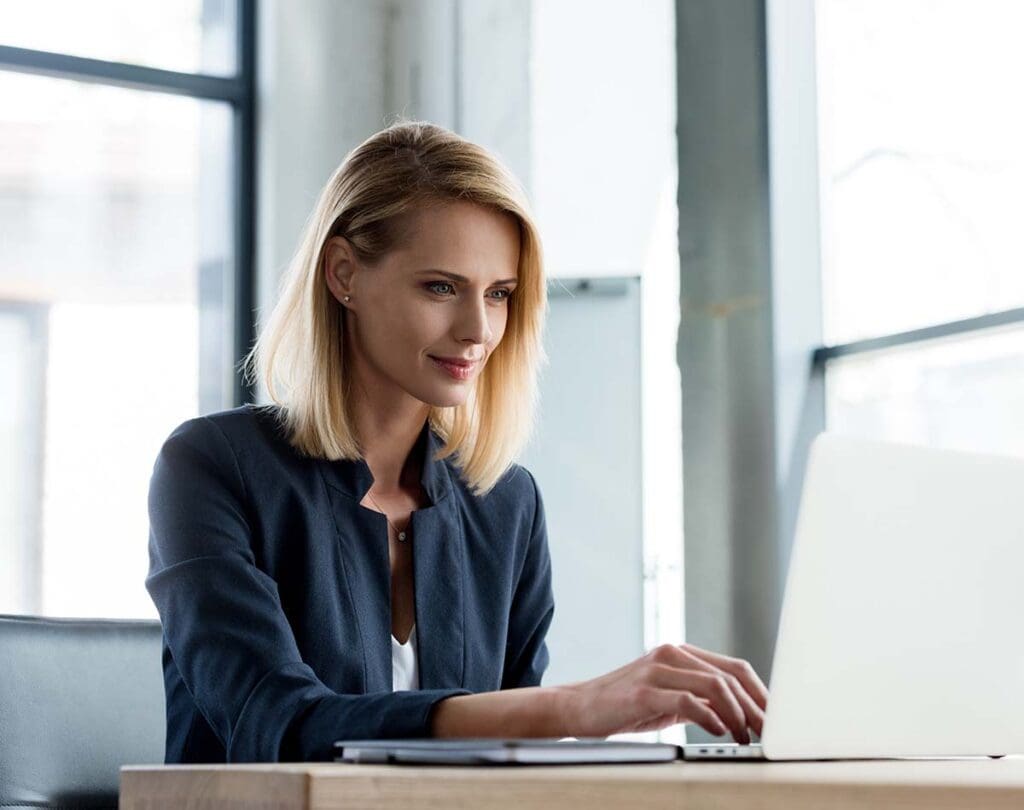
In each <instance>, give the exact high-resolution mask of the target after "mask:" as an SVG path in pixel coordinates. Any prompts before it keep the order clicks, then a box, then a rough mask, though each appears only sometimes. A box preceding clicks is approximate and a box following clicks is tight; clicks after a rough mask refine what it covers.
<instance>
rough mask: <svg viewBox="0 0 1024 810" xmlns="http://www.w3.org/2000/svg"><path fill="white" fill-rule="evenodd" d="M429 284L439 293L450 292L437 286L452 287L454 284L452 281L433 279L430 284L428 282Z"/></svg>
mask: <svg viewBox="0 0 1024 810" xmlns="http://www.w3.org/2000/svg"><path fill="white" fill-rule="evenodd" d="M427 286H428V287H429V288H430V289H431V290H433V291H434V292H436V293H438V294H439V295H447V294H448V293H447V292H446V291H444V290H441V291H438V289H437V288H438V287H451V286H452V285H451V282H448V281H431V282H430V283H429V284H427Z"/></svg>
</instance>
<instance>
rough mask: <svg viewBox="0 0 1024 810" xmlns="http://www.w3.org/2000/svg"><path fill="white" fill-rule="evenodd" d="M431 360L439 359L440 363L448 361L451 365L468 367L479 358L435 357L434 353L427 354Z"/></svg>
mask: <svg viewBox="0 0 1024 810" xmlns="http://www.w3.org/2000/svg"><path fill="white" fill-rule="evenodd" d="M427 356H428V357H430V359H431V360H439V361H440V362H442V363H448V364H449V365H452V366H461V367H462V368H469V367H470V366H472V365H473V364H474V363H478V362H479V360H467V359H465V358H464V357H437V356H436V355H433V354H431V355H427Z"/></svg>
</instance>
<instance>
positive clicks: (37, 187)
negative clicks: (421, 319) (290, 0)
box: [0, 0, 254, 617]
mask: <svg viewBox="0 0 1024 810" xmlns="http://www.w3.org/2000/svg"><path fill="white" fill-rule="evenodd" d="M253 42H254V36H253V22H252V4H251V3H249V2H240V3H238V4H237V5H236V4H235V3H233V2H227V1H226V0H224V1H223V2H211V0H194V1H193V2H176V3H172V4H163V3H155V2H145V3H139V2H115V0H106V1H105V2H98V3H90V4H79V3H73V2H70V0H67V1H66V2H39V3H13V2H8V1H7V0H0V97H2V98H4V104H3V105H2V106H0V336H2V338H0V364H2V366H3V372H4V373H3V374H2V375H0V388H2V390H0V419H2V420H3V422H2V424H3V437H4V447H5V452H4V454H3V465H4V466H3V471H2V473H0V483H2V484H3V486H2V489H0V532H2V535H0V571H2V574H0V612H5V613H31V614H39V615H50V616H106V617H155V615H156V614H155V610H154V608H153V606H152V603H151V602H150V600H149V596H148V594H146V592H145V588H144V584H143V581H144V578H145V573H146V568H147V564H148V558H147V542H146V541H147V534H148V515H147V509H146V495H147V491H148V482H149V477H150V473H151V471H152V465H153V461H154V459H155V458H156V454H157V452H158V450H159V447H160V444H161V443H162V441H163V440H164V439H165V438H166V436H167V434H168V433H169V432H170V430H171V428H173V427H174V426H175V425H177V424H178V423H179V422H181V421H184V420H185V419H188V418H190V417H192V416H195V415H197V414H200V413H205V412H210V411H215V410H220V409H222V408H226V407H231V406H232V405H234V404H236V403H237V402H239V401H240V400H241V399H243V398H244V397H245V395H246V392H244V391H243V390H242V387H241V383H240V381H239V378H238V374H237V373H236V364H237V362H238V360H240V358H241V356H242V355H243V354H244V352H245V350H246V349H247V347H248V345H249V341H250V339H251V335H252V328H253V327H252V316H251V311H252V306H251V300H252V289H251V288H252V283H251V277H252V273H251V267H250V264H251V257H252V248H251V233H252V211H253V205H252V199H251V196H252V195H251V188H252V139H253V136H252V82H253V53H252V50H253Z"/></svg>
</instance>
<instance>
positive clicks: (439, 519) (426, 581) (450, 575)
mask: <svg viewBox="0 0 1024 810" xmlns="http://www.w3.org/2000/svg"><path fill="white" fill-rule="evenodd" d="M412 543H413V548H412V554H413V579H414V582H415V586H414V587H415V591H416V638H417V650H418V653H419V672H420V688H421V689H449V688H460V687H462V685H463V683H464V682H465V669H464V665H465V660H464V656H465V638H464V634H465V612H464V611H465V608H464V604H463V598H464V596H463V592H462V590H463V589H462V578H463V565H464V559H463V545H462V531H461V525H460V521H459V519H458V513H457V507H456V504H455V498H451V497H449V498H445V499H444V500H442V501H441V502H439V503H437V504H435V505H434V506H431V507H429V508H427V509H420V510H419V511H417V512H413V515H412Z"/></svg>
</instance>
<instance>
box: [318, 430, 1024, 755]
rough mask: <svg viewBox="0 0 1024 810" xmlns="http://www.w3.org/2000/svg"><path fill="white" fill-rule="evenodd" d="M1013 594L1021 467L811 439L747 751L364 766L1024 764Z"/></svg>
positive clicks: (586, 751) (1022, 508) (466, 747)
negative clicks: (955, 760) (959, 760)
mask: <svg viewBox="0 0 1024 810" xmlns="http://www.w3.org/2000/svg"><path fill="white" fill-rule="evenodd" d="M1022 580H1024V459H1021V458H1016V457H1012V456H997V455H987V454H980V453H968V452H963V451H953V450H939V449H935V448H929V447H919V446H915V445H908V444H896V443H890V442H880V441H872V440H865V439H856V438H851V437H846V436H840V435H837V434H833V433H829V432H826V433H822V434H820V435H818V436H817V437H816V438H815V440H814V442H813V444H812V445H811V450H810V456H809V459H808V464H807V470H806V475H805V480H804V488H803V493H802V498H801V502H800V513H799V517H798V520H797V527H796V535H795V538H794V543H793V548H792V553H791V558H790V565H789V573H788V578H787V582H786V593H785V597H784V599H783V605H782V614H781V618H780V623H779V631H778V636H777V640H776V645H775V657H774V660H773V663H772V671H771V677H770V679H769V700H768V710H767V712H766V715H765V725H764V729H763V734H762V736H761V741H760V743H759V744H753V745H737V744H729V743H707V744H687V745H684V746H674V745H670V744H668V743H633V744H631V745H629V746H626V748H628V749H629V750H628V751H627V750H624V748H623V747H622V743H620V742H617V741H615V740H607V741H591V740H586V741H580V744H574V743H557V742H556V743H552V741H540V740H538V741H535V742H536V746H535V750H534V749H531V745H530V742H531V741H530V740H515V741H508V740H506V741H495V740H479V741H461V744H460V743H458V742H454V741H441V740H435V741H433V742H430V741H416V742H415V743H413V741H403V740H390V741H373V742H372V746H373V750H369V751H367V750H365V749H363V750H364V751H365V754H364V755H365V757H366V759H369V758H370V757H371V756H372V757H377V759H376V761H391V762H401V761H420V762H423V761H429V759H428V758H429V756H430V754H429V749H430V748H431V747H432V746H437V747H440V746H441V744H443V745H444V747H446V749H447V750H446V752H445V754H444V756H445V759H444V761H448V762H452V761H459V760H457V759H453V758H452V756H453V754H454V755H455V757H456V758H457V757H459V756H462V760H461V761H463V762H472V761H477V762H479V761H483V760H482V758H481V757H480V756H479V755H480V753H481V752H480V751H479V750H474V746H476V747H479V748H481V749H483V748H487V749H489V750H491V751H492V753H493V751H494V749H495V746H498V747H499V748H500V749H501V753H500V754H497V755H494V756H495V758H493V759H491V760H490V761H498V758H499V757H500V761H527V760H525V759H524V758H528V761H530V762H543V761H551V762H554V761H559V760H558V759H556V757H557V756H559V754H558V753H557V751H556V750H552V745H554V746H558V745H563V746H567V749H566V750H565V751H564V752H563V754H562V756H563V759H562V760H561V761H578V762H582V761H606V762H612V761H626V760H625V759H623V758H622V757H623V756H625V757H627V758H628V759H630V760H633V761H638V760H641V759H643V756H644V755H643V754H641V749H638V748H636V746H641V747H643V746H647V748H648V751H647V752H646V756H647V761H651V760H664V759H672V758H675V757H676V756H681V757H683V758H685V759H723V758H727V759H771V760H803V759H860V758H870V759H877V758H897V757H971V756H1003V755H1006V754H1024V633H1022V632H1021V628H1020V622H1021V618H1022V617H1024V587H1022ZM367 742H370V741H347V742H346V741H340V742H338V743H337V744H336V751H337V758H338V759H344V760H346V761H359V757H360V745H359V743H367ZM409 743H413V747H414V748H415V750H414V751H411V752H410V751H409V747H408V744H409ZM510 744H511V745H510ZM616 746H617V747H616ZM510 747H514V748H515V749H516V757H515V758H513V757H512V755H510V754H509V753H508V749H509V748H510ZM568 747H572V749H573V750H572V756H568V757H566V756H565V755H569V754H570V751H569V750H568ZM382 749H384V750H382ZM602 749H603V750H602ZM403 750H404V751H405V752H407V753H409V758H408V759H406V758H405V757H404V756H403ZM455 750H459V751H460V754H455ZM379 757H383V759H381V758H379ZM363 761H366V760H365V759H364V760H363Z"/></svg>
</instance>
